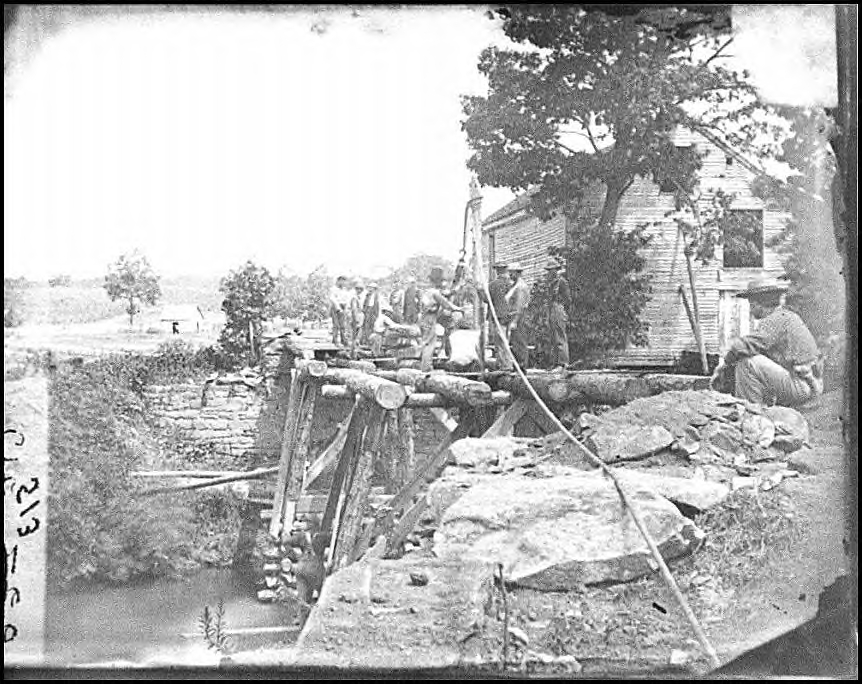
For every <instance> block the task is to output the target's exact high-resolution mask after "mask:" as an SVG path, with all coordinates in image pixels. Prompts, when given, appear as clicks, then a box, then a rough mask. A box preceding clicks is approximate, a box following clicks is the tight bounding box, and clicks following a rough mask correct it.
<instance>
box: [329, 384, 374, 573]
mask: <svg viewBox="0 0 862 684" xmlns="http://www.w3.org/2000/svg"><path fill="white" fill-rule="evenodd" d="M371 405H372V404H371V403H370V402H368V401H367V400H366V399H364V398H362V397H359V398H358V399H357V403H356V406H355V407H354V411H353V418H352V419H351V421H350V426H349V427H348V431H347V440H346V441H345V443H344V448H343V449H342V450H341V456H340V457H339V459H338V465H337V466H336V467H335V473H334V474H333V477H332V486H331V487H330V489H329V495H328V496H327V500H326V508H325V509H324V512H323V519H322V521H321V524H320V530H321V533H322V534H327V535H329V542H328V547H329V552H330V553H329V557H330V558H333V555H332V554H333V551H334V547H335V542H336V537H337V535H336V532H337V530H338V524H339V521H340V520H341V511H342V509H343V507H344V499H345V497H346V491H347V488H346V487H345V481H346V480H348V474H349V472H350V471H351V469H352V468H353V467H354V459H355V456H356V451H357V449H358V448H359V447H360V445H361V442H362V436H363V433H364V432H365V424H366V422H367V419H368V413H369V411H370V408H371Z"/></svg>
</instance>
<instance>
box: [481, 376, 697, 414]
mask: <svg viewBox="0 0 862 684" xmlns="http://www.w3.org/2000/svg"><path fill="white" fill-rule="evenodd" d="M486 378H487V380H488V382H489V383H490V384H492V385H493V386H495V387H496V388H497V389H501V390H507V391H509V392H511V393H512V394H513V395H515V396H519V397H528V396H530V393H529V390H528V389H527V388H526V387H525V386H524V383H523V381H522V380H521V379H520V378H519V377H518V376H516V375H513V374H511V373H489V374H487V375H486ZM527 378H528V379H529V381H530V384H531V385H532V386H533V388H534V389H535V390H536V392H537V393H538V395H539V396H540V397H541V398H542V400H543V401H552V402H555V403H563V402H569V403H571V402H578V401H581V402H591V403H596V404H610V405H612V406H621V405H622V404H627V403H629V402H630V401H633V400H635V399H640V398H642V397H651V396H654V395H656V394H661V393H662V392H669V391H674V390H683V389H707V388H708V385H709V378H708V377H705V376H702V375H675V374H665V373H651V374H636V373H619V372H613V371H569V372H568V373H566V374H565V375H563V374H552V373H544V372H532V373H528V374H527Z"/></svg>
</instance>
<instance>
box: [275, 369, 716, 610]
mask: <svg viewBox="0 0 862 684" xmlns="http://www.w3.org/2000/svg"><path fill="white" fill-rule="evenodd" d="M293 365H294V367H293V368H291V369H290V387H289V391H288V398H287V407H286V417H285V422H284V432H283V439H282V445H281V457H280V462H279V468H278V480H277V483H276V488H275V493H274V497H273V503H272V509H271V511H270V512H269V537H270V541H271V544H270V546H269V549H268V550H267V551H266V552H265V554H264V556H265V559H264V560H265V564H264V574H265V578H264V579H265V585H266V588H265V589H262V590H261V591H260V592H258V597H259V598H261V600H274V599H276V598H277V597H279V596H284V595H285V593H287V595H288V596H290V595H293V596H294V597H297V585H298V583H297V578H298V576H299V579H300V580H301V581H302V580H303V578H302V574H303V572H305V571H306V569H307V567H308V566H309V560H310V559H314V560H315V562H312V563H310V565H311V566H312V567H314V568H317V571H318V573H319V574H320V575H321V576H320V577H319V578H318V581H317V585H318V586H316V587H315V588H316V589H318V590H319V584H320V582H321V581H322V573H321V572H320V569H321V568H325V572H326V574H330V573H332V572H334V571H335V570H338V569H340V568H342V567H344V566H345V565H348V564H350V563H352V562H354V561H356V560H358V559H359V558H361V557H362V556H363V555H364V554H366V553H369V552H371V553H373V554H375V555H381V556H392V555H395V554H397V553H399V552H400V550H401V549H402V547H403V544H404V541H405V539H406V537H407V536H408V535H409V534H410V533H411V532H412V531H413V529H414V528H415V526H416V523H417V522H418V521H419V520H420V518H421V516H422V513H423V510H424V508H425V505H426V504H425V497H424V492H423V489H424V485H425V484H426V482H430V481H432V480H434V479H435V478H436V477H438V476H439V474H440V472H441V471H442V469H443V467H444V466H445V461H446V456H447V453H448V449H449V446H450V445H451V444H452V443H453V442H455V441H457V440H459V439H461V438H463V437H468V436H477V437H498V436H504V435H509V434H512V432H513V430H514V428H515V425H516V423H518V422H519V421H520V420H521V419H531V420H532V421H533V422H534V423H536V425H538V426H539V429H540V430H542V431H543V432H548V431H553V430H554V429H555V428H554V426H553V425H552V424H550V422H549V421H548V420H547V418H546V416H545V414H543V413H542V412H541V411H540V410H539V409H538V407H537V406H536V404H535V403H534V402H533V400H532V398H530V395H529V394H528V393H527V392H526V391H525V388H524V387H523V385H522V383H520V381H519V380H517V378H514V379H513V378H512V377H511V376H510V374H499V373H489V374H487V375H486V378H487V379H488V381H489V382H491V383H493V385H495V386H496V387H497V390H496V391H493V390H492V388H491V386H490V385H488V384H486V383H485V382H480V381H478V380H473V379H468V378H466V377H463V376H459V375H454V374H450V373H445V372H433V373H430V374H429V373H423V372H420V371H417V370H412V369H404V368H402V369H399V370H397V371H391V370H390V371H387V370H380V369H378V368H377V367H376V366H375V365H374V364H373V363H370V362H367V361H345V360H341V359H338V360H333V361H331V362H329V363H327V362H325V361H320V360H316V361H310V360H296V361H295V362H294V364H293ZM530 381H531V384H533V385H534V386H535V387H536V389H537V391H538V392H539V394H540V396H542V397H543V399H546V400H547V401H549V402H550V403H556V404H557V405H561V402H563V401H564V402H571V401H575V400H577V399H579V398H583V397H585V396H586V397H588V398H591V399H593V400H609V401H611V402H617V401H618V402H619V403H623V402H624V401H629V400H631V399H632V398H635V397H636V396H648V395H650V394H656V393H658V392H660V391H665V390H667V389H677V388H681V387H683V386H688V387H693V386H697V385H700V384H702V383H703V382H704V381H708V378H699V377H694V376H663V375H649V376H626V375H624V374H623V375H621V374H618V373H600V372H598V373H593V372H582V373H569V374H566V375H565V376H562V377H555V376H553V375H550V374H535V375H531V377H530ZM320 402H352V408H351V409H350V412H349V414H348V415H347V417H346V418H345V419H344V420H343V421H342V423H341V424H340V425H339V426H338V428H337V430H336V431H335V434H334V436H332V438H331V439H330V440H329V443H328V444H327V445H326V446H325V447H324V448H323V449H322V450H320V453H316V454H313V453H311V446H310V445H311V436H312V428H313V425H314V421H315V411H316V409H317V407H318V405H319V404H320ZM415 409H426V410H430V411H431V412H432V413H433V414H434V415H435V417H436V418H437V419H438V420H439V421H440V422H441V424H443V425H444V426H445V427H446V436H445V437H444V438H443V440H442V441H441V442H440V443H439V444H438V445H436V447H435V448H434V449H433V450H432V451H431V453H430V454H428V455H427V458H426V459H425V460H424V462H422V463H417V458H416V453H415V446H414V439H415V434H414V416H413V411H414V410H415ZM449 409H456V410H457V420H456V419H455V418H453V416H452V415H450V413H449ZM375 472H376V473H383V474H384V480H385V485H384V487H383V490H384V491H383V493H382V494H379V493H375V492H373V491H372V478H373V475H374V473H375ZM324 473H327V474H330V475H331V478H329V477H327V478H324V477H321V476H322V475H323V474H324ZM324 479H331V484H330V486H329V489H328V492H327V491H324V492H323V493H320V486H319V481H322V480H324ZM313 492H317V493H313ZM310 554H313V556H310ZM303 558H305V561H303ZM324 563H325V565H324ZM302 589H303V586H302V583H301V582H300V591H299V592H298V594H299V595H300V596H299V598H300V600H301V601H303V602H309V601H310V600H311V599H312V598H313V597H312V596H311V595H310V594H307V593H305V592H303V591H302Z"/></svg>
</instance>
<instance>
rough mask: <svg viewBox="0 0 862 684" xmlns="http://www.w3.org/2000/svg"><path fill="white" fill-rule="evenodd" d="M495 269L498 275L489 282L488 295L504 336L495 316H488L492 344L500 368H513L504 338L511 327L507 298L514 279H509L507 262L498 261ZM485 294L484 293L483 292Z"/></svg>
mask: <svg viewBox="0 0 862 684" xmlns="http://www.w3.org/2000/svg"><path fill="white" fill-rule="evenodd" d="M494 270H495V271H496V272H497V277H496V278H494V279H493V280H492V281H491V282H490V283H488V296H489V297H490V300H491V301H490V304H491V306H493V307H494V311H495V312H496V313H497V319H498V320H499V321H500V326H501V327H502V328H503V333H502V336H501V335H500V331H499V330H498V328H497V326H496V325H495V324H494V319H493V317H491V316H489V317H488V322H489V325H490V331H491V335H490V338H491V344H492V345H494V351H495V353H496V355H497V361H498V362H499V363H500V370H512V357H511V356H510V355H509V352H508V351H507V350H506V345H505V343H504V341H503V340H504V338H506V339H508V338H507V337H506V330H507V328H508V327H509V323H510V321H511V316H510V314H509V302H508V301H507V300H506V293H507V292H508V291H509V288H510V287H511V286H512V281H511V280H509V267H508V265H507V264H503V263H496V264H494ZM483 294H484V293H483Z"/></svg>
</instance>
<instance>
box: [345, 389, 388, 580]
mask: <svg viewBox="0 0 862 684" xmlns="http://www.w3.org/2000/svg"><path fill="white" fill-rule="evenodd" d="M383 419H384V410H383V409H381V408H380V407H378V406H372V407H371V411H370V412H369V416H368V423H367V425H366V429H365V434H364V435H363V438H362V440H361V443H360V445H359V449H358V450H357V454H356V459H355V461H354V467H353V468H352V471H353V472H352V473H350V474H349V475H350V476H349V477H348V478H346V480H345V498H344V509H343V515H342V517H341V521H340V522H339V524H338V530H337V535H336V542H335V547H334V551H333V556H332V567H333V569H336V570H337V569H338V568H341V567H343V566H344V565H346V564H347V563H348V562H349V561H350V557H351V554H352V553H353V547H354V546H355V544H356V542H357V541H358V539H359V535H360V531H361V529H362V518H363V516H364V514H365V508H366V504H367V502H368V494H369V492H370V491H371V476H372V474H373V472H374V468H373V464H374V454H375V452H376V451H377V450H378V449H379V448H380V440H381V437H382V435H383Z"/></svg>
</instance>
